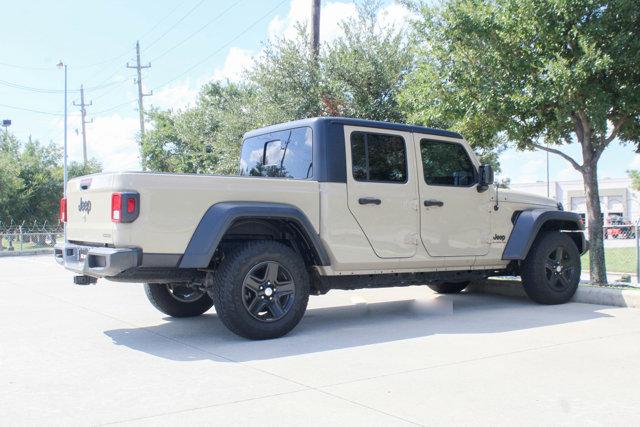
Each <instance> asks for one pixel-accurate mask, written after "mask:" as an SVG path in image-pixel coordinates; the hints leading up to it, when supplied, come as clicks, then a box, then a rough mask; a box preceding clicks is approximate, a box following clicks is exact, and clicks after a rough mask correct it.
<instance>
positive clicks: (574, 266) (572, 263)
mask: <svg viewBox="0 0 640 427" xmlns="http://www.w3.org/2000/svg"><path fill="white" fill-rule="evenodd" d="M521 273H522V285H523V287H524V290H525V292H526V293H527V295H528V296H529V298H531V299H532V300H533V301H535V302H537V303H540V304H562V303H565V302H567V301H569V300H570V299H571V297H573V295H574V294H575V293H576V290H577V289H578V283H579V282H580V252H579V251H578V248H577V247H576V244H575V242H574V241H573V239H571V237H569V236H567V234H566V233H561V232H559V231H552V232H547V233H545V234H543V235H541V236H539V237H538V239H537V240H536V241H535V242H534V244H533V246H532V247H531V250H529V254H528V255H527V258H526V259H525V260H524V263H523V266H522V272H521Z"/></svg>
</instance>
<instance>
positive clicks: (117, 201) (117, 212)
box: [111, 193, 122, 222]
mask: <svg viewBox="0 0 640 427" xmlns="http://www.w3.org/2000/svg"><path fill="white" fill-rule="evenodd" d="M111 221H113V222H122V194H121V193H113V194H112V195H111Z"/></svg>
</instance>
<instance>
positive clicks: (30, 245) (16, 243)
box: [0, 238, 50, 251]
mask: <svg viewBox="0 0 640 427" xmlns="http://www.w3.org/2000/svg"><path fill="white" fill-rule="evenodd" d="M0 243H1V244H2V248H3V249H2V250H3V251H6V250H7V248H8V247H9V240H7V239H6V238H3V239H1V240H0ZM13 247H14V249H15V250H16V251H19V250H20V241H19V240H17V239H15V240H14V241H13ZM49 247H50V246H42V245H37V244H35V243H31V242H28V243H27V242H23V243H22V250H23V251H29V250H33V249H42V248H49Z"/></svg>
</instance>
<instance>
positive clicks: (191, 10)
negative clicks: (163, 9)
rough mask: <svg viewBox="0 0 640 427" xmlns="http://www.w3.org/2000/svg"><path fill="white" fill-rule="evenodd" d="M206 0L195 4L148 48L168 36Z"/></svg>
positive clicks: (148, 46)
mask: <svg viewBox="0 0 640 427" xmlns="http://www.w3.org/2000/svg"><path fill="white" fill-rule="evenodd" d="M204 1H205V0H200V1H199V2H198V3H196V5H195V6H193V7H192V8H191V9H189V11H188V12H187V13H185V14H184V15H183V16H182V18H180V19H178V21H176V22H175V23H174V24H173V25H172V26H171V27H169V29H168V30H166V31H165V32H164V33H162V34H161V35H160V37H157V38H156V39H155V40H153V41H152V42H151V43H149V44H147V46H146V48H147V49H149V48H151V46H153V45H154V44H156V43H158V42H159V41H160V40H161V39H162V38H163V37H164V36H166V35H167V34H169V32H170V31H171V30H173V29H174V28H175V27H177V26H178V24H180V23H181V22H182V21H184V20H185V19H186V18H187V17H188V16H189V15H191V13H193V11H194V10H196V9H197V8H198V7H200V5H202V3H204Z"/></svg>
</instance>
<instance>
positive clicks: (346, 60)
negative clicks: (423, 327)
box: [141, 2, 411, 174]
mask: <svg viewBox="0 0 640 427" xmlns="http://www.w3.org/2000/svg"><path fill="white" fill-rule="evenodd" d="M358 10H359V12H358V16H357V17H355V18H351V19H349V20H346V21H344V22H343V23H342V28H343V34H342V35H341V36H339V37H338V38H337V39H336V40H334V41H333V42H332V43H329V44H324V45H323V46H322V48H321V51H320V55H319V56H318V57H317V58H315V57H314V56H313V54H312V52H311V49H310V44H309V38H308V35H307V30H306V28H305V27H304V26H302V25H299V26H298V31H297V33H296V34H295V35H294V36H293V37H291V38H280V39H276V40H274V41H271V42H269V43H268V44H267V45H266V46H265V48H264V50H263V52H262V53H261V54H260V55H259V56H258V57H257V58H256V59H255V61H254V64H253V66H252V67H251V68H250V69H248V70H246V73H245V78H244V81H243V82H242V83H231V82H213V83H209V84H207V85H205V86H204V87H203V88H202V90H201V92H200V94H199V97H198V101H197V103H196V105H195V106H194V107H193V108H190V109H188V110H186V111H157V110H156V111H152V112H151V113H150V114H149V118H150V120H151V122H152V123H153V129H152V130H150V131H148V132H147V133H146V134H145V136H144V138H143V139H142V141H141V147H142V149H141V152H142V159H143V163H144V164H145V166H146V167H147V168H149V170H154V171H163V172H191V173H223V174H234V173H236V172H237V168H238V159H239V153H240V144H241V141H242V135H243V134H244V133H245V132H247V131H249V130H251V129H256V128H260V127H263V126H268V125H272V124H275V123H282V122H286V121H290V120H296V119H303V118H308V117H316V116H326V115H347V116H353V117H359V118H365V119H374V120H376V119H377V120H389V121H401V122H402V121H404V115H403V114H402V113H401V112H400V109H399V107H398V100H397V99H398V94H399V91H400V89H401V88H402V85H403V81H404V77H405V75H406V74H407V73H408V71H409V69H410V67H411V55H410V52H409V50H408V47H407V42H406V37H405V36H404V35H403V33H402V32H401V31H400V30H398V29H396V28H394V27H393V26H386V27H384V28H383V27H381V26H380V25H379V22H378V19H377V15H378V11H379V5H378V3H376V2H366V3H363V4H361V5H360V6H359V9H358Z"/></svg>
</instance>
